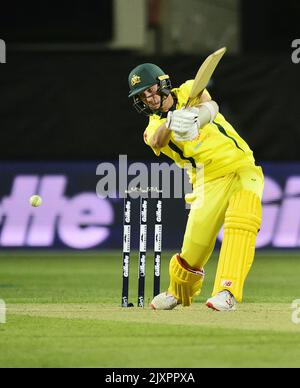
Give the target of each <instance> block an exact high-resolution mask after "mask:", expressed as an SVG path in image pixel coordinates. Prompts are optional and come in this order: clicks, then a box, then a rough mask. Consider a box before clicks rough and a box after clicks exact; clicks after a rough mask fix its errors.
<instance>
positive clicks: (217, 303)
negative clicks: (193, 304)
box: [206, 290, 237, 311]
mask: <svg viewBox="0 0 300 388" xmlns="http://www.w3.org/2000/svg"><path fill="white" fill-rule="evenodd" d="M236 305H237V301H236V300H235V297H234V296H233V295H232V294H231V293H230V292H229V291H227V290H224V291H221V292H219V293H218V295H216V296H214V297H213V298H210V299H208V301H207V302H206V306H207V307H209V308H210V309H213V310H215V311H235V310H236Z"/></svg>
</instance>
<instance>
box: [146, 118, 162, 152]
mask: <svg viewBox="0 0 300 388" xmlns="http://www.w3.org/2000/svg"><path fill="white" fill-rule="evenodd" d="M165 121H166V120H165V119H160V118H159V117H158V116H152V117H150V121H149V125H148V127H147V128H146V130H145V132H144V142H145V143H146V144H147V145H148V146H149V147H151V145H150V140H151V138H152V136H153V135H154V134H155V132H156V131H157V130H158V128H159V127H160V126H161V125H162V124H163V123H164V122H165ZM151 148H152V150H153V152H154V153H155V155H156V156H159V155H160V148H153V147H151Z"/></svg>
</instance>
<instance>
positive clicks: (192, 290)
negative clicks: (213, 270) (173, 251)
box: [168, 255, 204, 306]
mask: <svg viewBox="0 0 300 388" xmlns="http://www.w3.org/2000/svg"><path fill="white" fill-rule="evenodd" d="M169 273H170V286H169V289H168V292H169V293H170V294H171V295H173V296H174V297H175V298H176V299H177V300H178V303H179V304H182V305H183V306H190V305H191V304H192V300H193V297H194V296H196V295H200V292H201V288H202V284H203V280H204V271H193V272H192V271H189V270H187V269H185V268H184V267H183V266H182V265H181V263H180V256H179V255H175V256H173V257H172V259H171V261H170V267H169Z"/></svg>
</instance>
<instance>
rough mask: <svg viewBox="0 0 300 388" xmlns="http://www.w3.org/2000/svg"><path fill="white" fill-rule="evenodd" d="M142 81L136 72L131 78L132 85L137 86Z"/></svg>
mask: <svg viewBox="0 0 300 388" xmlns="http://www.w3.org/2000/svg"><path fill="white" fill-rule="evenodd" d="M141 82H142V81H141V77H139V76H138V75H136V74H135V75H134V76H133V77H132V78H131V86H136V85H138V84H140V83H141Z"/></svg>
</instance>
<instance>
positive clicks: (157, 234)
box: [122, 195, 162, 308]
mask: <svg viewBox="0 0 300 388" xmlns="http://www.w3.org/2000/svg"><path fill="white" fill-rule="evenodd" d="M148 205H149V199H148V198H145V197H143V196H142V195H141V196H140V245H139V263H138V301H137V306H138V307H141V308H144V307H145V283H146V256H147V240H148V239H147V235H148ZM132 206H133V200H132V199H131V198H129V197H128V198H125V200H124V228H123V287H122V307H130V304H129V302H128V294H129V275H130V254H131V234H132V225H131V223H132ZM161 254H162V199H161V197H160V196H159V198H157V199H156V203H155V230H154V284H153V297H155V296H156V295H158V294H159V293H160V275H161Z"/></svg>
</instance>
